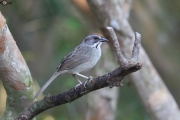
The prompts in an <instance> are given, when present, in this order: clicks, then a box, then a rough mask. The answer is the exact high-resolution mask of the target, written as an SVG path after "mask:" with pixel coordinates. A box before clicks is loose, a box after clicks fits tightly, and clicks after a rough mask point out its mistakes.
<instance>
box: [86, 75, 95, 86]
mask: <svg viewBox="0 0 180 120" xmlns="http://www.w3.org/2000/svg"><path fill="white" fill-rule="evenodd" d="M92 80H93V77H92V76H89V77H88V79H87V81H86V82H85V83H84V88H86V84H87V82H92Z"/></svg>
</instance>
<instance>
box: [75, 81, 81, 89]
mask: <svg viewBox="0 0 180 120" xmlns="http://www.w3.org/2000/svg"><path fill="white" fill-rule="evenodd" d="M81 84H82V83H79V84H77V85H76V86H75V90H76V91H77V87H79V86H80V85H81Z"/></svg>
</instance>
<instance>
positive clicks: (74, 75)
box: [72, 74, 82, 90]
mask: <svg viewBox="0 0 180 120" xmlns="http://www.w3.org/2000/svg"><path fill="white" fill-rule="evenodd" d="M72 76H73V77H74V78H76V80H77V81H78V83H79V84H77V85H76V86H75V90H76V88H77V87H78V86H79V85H81V84H82V82H81V81H80V80H79V79H78V78H77V77H76V74H73V75H72Z"/></svg>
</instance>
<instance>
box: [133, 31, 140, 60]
mask: <svg viewBox="0 0 180 120" xmlns="http://www.w3.org/2000/svg"><path fill="white" fill-rule="evenodd" d="M140 42H141V34H139V33H138V32H135V41H134V47H133V51H132V58H131V59H135V60H137V59H138V56H139V49H140V46H141V45H140V44H139V43H140Z"/></svg>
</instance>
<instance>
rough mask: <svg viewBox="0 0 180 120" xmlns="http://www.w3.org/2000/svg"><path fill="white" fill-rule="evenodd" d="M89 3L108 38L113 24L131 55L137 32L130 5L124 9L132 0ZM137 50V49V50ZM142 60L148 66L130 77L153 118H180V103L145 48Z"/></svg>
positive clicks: (124, 48) (142, 50)
mask: <svg viewBox="0 0 180 120" xmlns="http://www.w3.org/2000/svg"><path fill="white" fill-rule="evenodd" d="M87 2H88V4H89V6H90V9H91V10H92V12H93V13H94V16H96V19H97V21H98V25H99V28H100V29H101V31H102V32H103V34H104V35H105V37H106V38H110V37H111V36H110V35H109V33H108V31H107V30H106V26H112V27H113V28H114V29H115V32H116V34H117V37H118V40H119V42H120V44H121V48H122V49H121V50H122V52H123V53H124V55H125V57H126V58H128V57H130V56H131V48H132V46H133V45H132V41H133V38H134V32H133V30H132V28H131V26H130V24H129V22H128V20H127V19H128V15H129V10H130V9H129V7H127V8H128V9H126V10H128V11H126V12H124V9H125V8H126V7H124V6H126V5H127V2H129V0H126V1H124V0H107V1H104V0H87ZM136 52H137V51H134V53H136ZM139 60H140V61H141V62H142V64H143V66H144V67H143V69H142V70H141V71H138V72H136V73H134V74H131V75H130V78H131V81H132V82H133V84H134V85H135V87H136V89H137V92H138V94H139V96H140V98H141V100H142V102H143V104H144V106H145V109H146V111H147V113H148V114H149V116H150V118H151V119H153V120H179V118H180V111H179V108H178V105H177V103H176V102H175V100H174V98H173V97H172V95H171V94H170V92H169V90H168V89H167V87H166V86H165V84H164V82H163V81H162V79H161V77H160V76H159V75H158V73H157V71H156V70H155V68H154V66H153V65H152V63H151V61H150V60H149V57H148V56H147V54H146V52H145V50H144V49H143V48H142V49H141V52H140V55H139Z"/></svg>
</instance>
